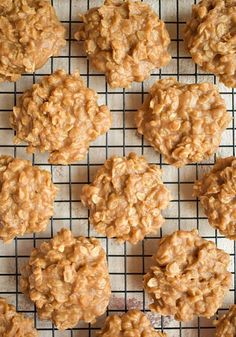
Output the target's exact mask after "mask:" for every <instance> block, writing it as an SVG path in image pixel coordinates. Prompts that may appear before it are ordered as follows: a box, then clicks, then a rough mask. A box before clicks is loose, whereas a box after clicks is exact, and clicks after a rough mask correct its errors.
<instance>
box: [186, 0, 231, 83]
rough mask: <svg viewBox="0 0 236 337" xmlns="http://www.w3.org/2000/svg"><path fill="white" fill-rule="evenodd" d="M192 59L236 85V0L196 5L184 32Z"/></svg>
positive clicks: (210, 1) (204, 2) (203, 67)
mask: <svg viewBox="0 0 236 337" xmlns="http://www.w3.org/2000/svg"><path fill="white" fill-rule="evenodd" d="M184 39H185V44H186V48H187V49H188V51H189V52H190V54H191V56H192V58H193V61H194V62H195V63H197V64H198V65H199V66H201V68H202V69H203V70H205V71H207V72H211V73H213V74H215V75H217V76H219V80H220V81H221V82H223V83H224V84H225V85H226V86H228V87H234V88H235V87H236V0H202V1H200V2H199V3H198V4H197V5H193V11H192V18H191V19H190V21H189V22H188V23H187V26H186V28H185V32H184Z"/></svg>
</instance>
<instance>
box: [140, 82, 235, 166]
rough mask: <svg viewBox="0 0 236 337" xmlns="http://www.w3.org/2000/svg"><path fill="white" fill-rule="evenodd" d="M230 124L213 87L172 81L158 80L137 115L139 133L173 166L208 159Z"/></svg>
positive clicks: (223, 105)
mask: <svg viewBox="0 0 236 337" xmlns="http://www.w3.org/2000/svg"><path fill="white" fill-rule="evenodd" d="M230 121H231V117H230V115H229V114H228V113H227V111H226V105H225V102H224V100H223V99H222V98H221V96H220V94H219V91H218V89H217V88H216V87H215V86H214V85H213V84H211V83H199V84H184V83H179V82H177V81H176V80H175V79H174V78H167V79H163V80H160V81H157V82H156V83H155V84H154V85H153V86H152V87H151V89H150V92H149V95H148V96H147V98H146V99H145V101H144V104H143V106H142V107H141V108H140V110H139V111H138V112H137V115H136V124H137V128H138V132H139V133H140V134H141V135H144V138H145V139H146V140H147V141H148V142H149V143H150V144H151V145H152V147H153V148H154V149H155V150H156V151H158V152H160V153H161V154H162V155H163V156H164V159H165V161H166V162H167V163H168V164H171V165H174V166H176V167H182V166H184V165H187V164H190V163H196V162H200V161H202V160H204V159H207V158H209V157H210V156H211V155H212V154H213V153H214V152H215V151H216V149H217V148H218V146H219V145H220V142H221V136H222V133H223V131H224V130H225V129H226V127H227V125H228V124H229V122H230Z"/></svg>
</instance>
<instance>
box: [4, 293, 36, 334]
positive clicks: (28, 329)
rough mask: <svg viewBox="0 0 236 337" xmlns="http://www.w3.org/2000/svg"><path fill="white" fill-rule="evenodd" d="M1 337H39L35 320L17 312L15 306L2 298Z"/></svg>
mask: <svg viewBox="0 0 236 337" xmlns="http://www.w3.org/2000/svg"><path fill="white" fill-rule="evenodd" d="M0 336H1V337H38V333H37V331H36V329H34V327H33V320H32V319H31V318H28V317H25V316H24V315H23V314H21V313H18V312H16V308H15V307H14V306H13V305H10V304H8V303H7V301H6V300H5V299H4V298H0Z"/></svg>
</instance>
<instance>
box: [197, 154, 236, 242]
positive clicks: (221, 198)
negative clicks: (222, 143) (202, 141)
mask: <svg viewBox="0 0 236 337" xmlns="http://www.w3.org/2000/svg"><path fill="white" fill-rule="evenodd" d="M193 191H194V196H197V197H198V198H199V199H200V202H201V204H202V206H203V208H204V211H205V213H206V215H207V217H208V221H209V223H210V225H211V226H212V227H214V228H216V229H218V230H219V231H220V233H221V234H223V235H225V236H226V237H227V238H228V239H231V240H236V158H235V157H227V158H221V159H218V160H217V162H216V164H215V165H214V166H213V168H212V170H211V171H210V172H209V173H207V174H205V175H204V176H203V177H202V178H201V179H200V180H198V181H197V182H196V183H195V184H194V188H193Z"/></svg>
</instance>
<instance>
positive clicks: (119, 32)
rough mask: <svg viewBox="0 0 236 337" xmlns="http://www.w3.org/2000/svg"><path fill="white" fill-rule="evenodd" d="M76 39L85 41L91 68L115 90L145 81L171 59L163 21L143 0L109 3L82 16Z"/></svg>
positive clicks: (115, 0)
mask: <svg viewBox="0 0 236 337" xmlns="http://www.w3.org/2000/svg"><path fill="white" fill-rule="evenodd" d="M82 21H83V24H82V25H81V26H80V27H79V31H78V32H77V33H76V34H75V38H76V39H77V40H79V41H84V49H85V51H86V53H87V54H88V56H89V58H90V60H91V62H92V65H93V66H94V68H95V69H97V70H98V71H102V72H104V73H105V74H106V78H107V81H108V83H109V85H110V86H111V87H113V88H116V87H121V88H126V87H129V86H130V84H131V83H132V82H133V81H136V82H142V81H144V80H145V79H147V78H148V77H149V76H150V73H151V71H152V70H153V69H155V68H160V67H163V66H165V65H166V64H167V63H168V62H169V61H170V59H171V56H170V54H169V53H168V51H167V48H168V45H169V44H170V38H169V34H168V32H167V30H166V28H165V24H164V22H163V21H161V20H159V18H158V16H157V14H156V13H155V12H154V11H153V10H152V9H151V8H150V6H149V5H148V4H145V3H143V2H141V1H133V0H125V1H119V0H118V1H117V0H106V1H105V2H104V5H102V6H101V7H99V8H92V9H90V10H89V11H88V12H87V13H86V14H85V15H83V16H82Z"/></svg>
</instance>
